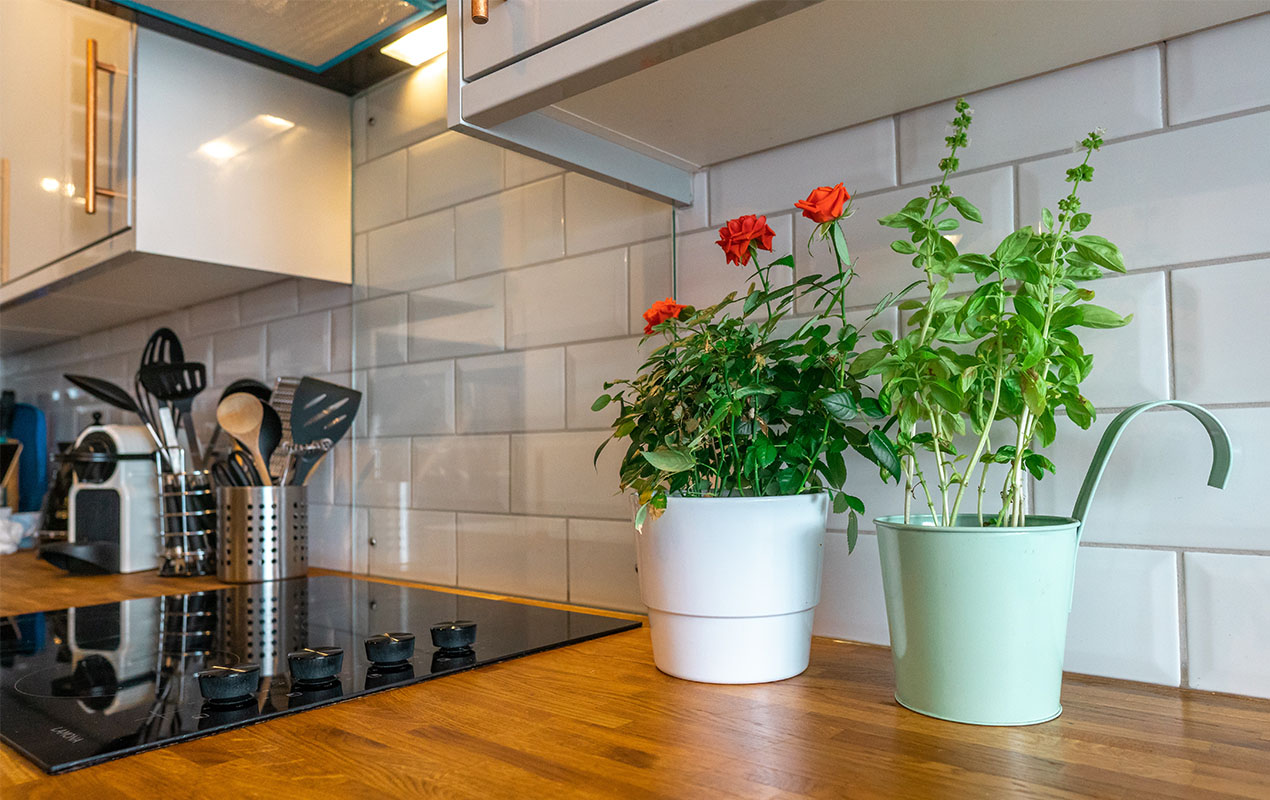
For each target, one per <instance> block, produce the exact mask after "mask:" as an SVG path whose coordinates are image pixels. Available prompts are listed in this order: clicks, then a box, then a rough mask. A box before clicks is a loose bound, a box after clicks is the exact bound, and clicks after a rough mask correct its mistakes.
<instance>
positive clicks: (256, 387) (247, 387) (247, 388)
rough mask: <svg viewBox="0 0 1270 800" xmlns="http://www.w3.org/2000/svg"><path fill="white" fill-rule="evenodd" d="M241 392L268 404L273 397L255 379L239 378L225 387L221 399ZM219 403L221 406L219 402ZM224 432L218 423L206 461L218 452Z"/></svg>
mask: <svg viewBox="0 0 1270 800" xmlns="http://www.w3.org/2000/svg"><path fill="white" fill-rule="evenodd" d="M239 392H246V393H247V394H254V395H255V396H256V397H259V398H260V402H262V403H268V402H269V400H270V398H271V397H272V396H273V390H272V389H270V388H269V387H268V386H265V385H264V384H263V383H261V382H260V381H258V380H256V379H255V378H239V379H238V380H236V381H234V382H233V383H231V384H229V385H228V386H226V387H225V391H223V392H221V393H220V399H221V400H224V399H225V398H226V397H229V396H230V395H231V394H237V393H239ZM217 402H218V404H219V401H217ZM223 432H224V430H223V429H222V428H221V426H220V423H219V422H218V423H216V429H215V430H213V431H212V438H211V439H208V440H207V450H206V451H205V452H204V454H203V457H204V458H205V459H210V458H211V454H212V453H213V452H215V451H216V445H217V444H219V443H220V435H221V433H223Z"/></svg>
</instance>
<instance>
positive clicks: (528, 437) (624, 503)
mask: <svg viewBox="0 0 1270 800" xmlns="http://www.w3.org/2000/svg"><path fill="white" fill-rule="evenodd" d="M605 437H606V433H604V432H599V431H582V432H577V433H526V434H518V435H515V436H512V440H511V501H512V512H514V513H517V514H548V515H556V516H573V517H601V518H605V519H628V518H629V517H630V514H631V506H630V501H629V499H628V498H627V497H625V496H624V495H623V494H621V493H620V492H619V490H618V467H619V465H620V464H621V462H622V454H623V453H625V451H626V448H625V447H624V446H623V444H622V443H620V442H614V443H613V444H612V445H611V446H610V447H607V448H605V450H604V453H603V454H601V455H600V460H599V463H598V464H595V465H593V464H592V460H593V459H594V457H595V450H596V448H597V447H599V446H600V444H601V443H602V442H603V441H604V439H605Z"/></svg>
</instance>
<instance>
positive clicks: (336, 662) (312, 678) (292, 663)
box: [287, 647, 344, 683]
mask: <svg viewBox="0 0 1270 800" xmlns="http://www.w3.org/2000/svg"><path fill="white" fill-rule="evenodd" d="M287 665H288V666H289V667H290V668H291V680H292V681H293V682H295V683H321V682H325V681H329V680H330V679H331V678H334V677H335V676H336V675H338V674H339V672H340V669H341V668H342V667H343V666H344V648H342V647H306V648H304V649H303V650H299V651H297V652H294V653H287Z"/></svg>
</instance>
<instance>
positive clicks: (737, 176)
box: [709, 117, 895, 225]
mask: <svg viewBox="0 0 1270 800" xmlns="http://www.w3.org/2000/svg"><path fill="white" fill-rule="evenodd" d="M839 182H842V183H844V184H845V185H846V187H847V191H848V192H851V193H852V194H855V193H857V192H869V191H873V190H874V189H881V188H883V187H885V186H894V185H895V128H894V127H893V121H892V120H891V119H890V118H889V117H888V118H886V119H880V120H876V121H874V122H866V123H864V124H863V125H856V126H855V127H853V128H846V129H844V130H840V131H834V132H832V133H826V134H824V135H822V136H817V137H815V138H813V139H807V140H805V141H801V142H795V143H793V144H789V145H785V146H783V147H777V148H774V149H772V150H765V151H763V152H761V153H755V154H754V155H749V156H743V157H741V158H737V159H734V160H732V161H725V162H723V163H722V164H716V165H715V166H713V167H711V168H710V178H709V184H710V220H711V222H712V223H713V224H714V225H722V224H723V223H724V222H726V221H727V220H729V219H731V218H733V217H738V216H741V215H742V214H780V213H782V212H785V211H792V210H793V208H794V203H796V202H798V201H799V200H804V199H806V197H807V195H808V194H809V193H810V192H811V190H812V189H815V188H816V187H818V186H833V185H834V184H836V183H839Z"/></svg>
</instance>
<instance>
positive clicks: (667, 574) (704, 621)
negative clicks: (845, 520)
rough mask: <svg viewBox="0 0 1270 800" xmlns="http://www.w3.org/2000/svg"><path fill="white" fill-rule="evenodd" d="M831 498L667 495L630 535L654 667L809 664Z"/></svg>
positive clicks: (714, 670) (784, 668)
mask: <svg viewBox="0 0 1270 800" xmlns="http://www.w3.org/2000/svg"><path fill="white" fill-rule="evenodd" d="M828 512H829V495H827V494H824V493H820V494H803V495H790V496H785V497H709V498H702V497H672V498H670V501H669V502H668V503H667V506H666V511H665V513H664V514H662V515H661V516H660V517H658V518H657V519H651V518H650V519H649V520H648V521H647V522H646V523H645V524H644V528H643V530H642V531H637V532H636V534H635V540H636V549H637V553H638V557H639V585H640V592H641V593H642V595H643V599H644V604H645V605H646V606H648V621H649V627H650V629H651V632H652V638H653V661H654V662H655V663H656V664H657V668H658V669H660V670H661V671H662V672H665V673H667V674H668V675H673V676H675V677H676V678H684V679H687V680H690V681H700V682H702V683H766V682H768V681H779V680H783V679H785V678H792V677H793V676H795V675H798V674H799V673H801V672H802V671H803V670H805V669H807V661H808V658H809V657H810V654H811V624H812V616H813V615H814V613H815V610H816V605H817V604H818V603H819V602H820V574H821V568H822V566H823V563H824V547H825V522H826V519H827V517H828Z"/></svg>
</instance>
